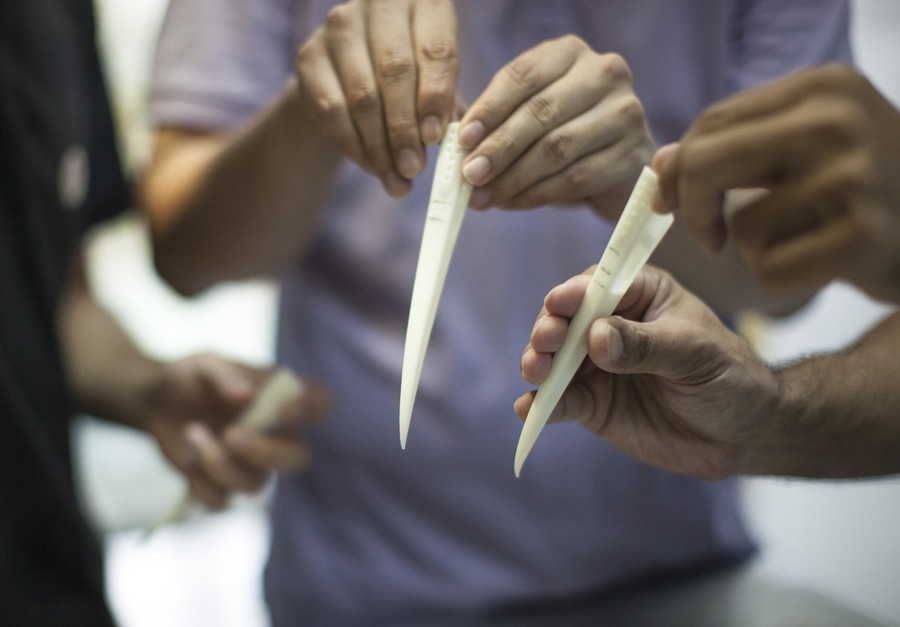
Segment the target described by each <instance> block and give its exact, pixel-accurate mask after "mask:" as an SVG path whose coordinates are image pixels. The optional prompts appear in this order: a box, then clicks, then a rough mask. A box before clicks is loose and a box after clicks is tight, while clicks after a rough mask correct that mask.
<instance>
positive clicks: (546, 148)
mask: <svg viewBox="0 0 900 627" xmlns="http://www.w3.org/2000/svg"><path fill="white" fill-rule="evenodd" d="M574 151H575V138H574V137H572V135H570V134H569V133H567V132H564V131H557V132H555V133H553V134H552V135H549V136H548V137H547V138H546V139H545V140H544V142H543V143H542V145H541V155H542V156H543V158H544V160H545V161H547V162H548V163H550V164H560V163H568V162H569V160H570V159H571V158H572V155H573V153H574Z"/></svg>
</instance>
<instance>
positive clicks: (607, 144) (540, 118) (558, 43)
mask: <svg viewBox="0 0 900 627" xmlns="http://www.w3.org/2000/svg"><path fill="white" fill-rule="evenodd" d="M459 137H460V141H461V143H462V145H463V146H465V147H467V148H471V149H473V150H472V153H471V154H470V155H469V156H468V157H467V158H466V160H465V162H464V164H463V176H464V177H465V178H466V179H467V181H468V182H469V183H471V184H472V185H474V186H475V187H476V188H477V189H476V190H475V192H474V194H473V199H472V202H471V205H472V207H473V208H476V209H477V208H484V207H487V206H489V205H495V206H500V207H503V208H509V209H524V208H533V207H538V206H541V205H545V204H548V203H551V202H557V203H575V202H582V201H586V202H588V203H589V204H590V205H591V206H593V207H594V208H595V209H596V210H597V211H598V212H599V213H600V214H601V215H603V216H604V217H606V218H607V219H611V220H615V219H617V218H618V216H619V214H620V213H621V209H622V207H624V205H625V200H627V197H628V193H629V192H630V191H631V186H633V185H634V182H635V181H636V180H637V177H638V175H639V174H640V170H641V168H642V167H643V166H644V165H645V164H646V163H648V162H649V159H650V156H651V155H652V153H653V151H654V149H655V145H654V143H653V140H652V138H651V137H650V131H649V128H648V127H647V123H646V120H645V118H644V111H643V107H642V105H641V102H640V100H638V98H637V96H636V95H635V93H634V89H633V86H632V82H631V72H630V70H629V68H628V65H627V63H626V62H625V60H624V59H623V58H622V57H620V56H619V55H616V54H598V53H597V52H595V51H594V50H592V49H591V48H590V47H589V46H588V44H587V43H585V42H584V41H583V40H582V39H580V38H578V37H576V36H574V35H569V36H566V37H561V38H559V39H555V40H551V41H547V42H544V43H542V44H540V45H538V46H535V47H534V48H532V49H530V50H528V51H526V52H525V53H523V54H522V55H520V56H519V57H517V58H516V59H514V60H513V61H511V62H510V63H509V64H508V65H507V66H506V67H505V68H504V69H503V70H501V71H500V72H499V73H498V74H497V75H496V76H495V77H494V79H493V80H492V81H491V83H490V85H488V87H487V89H486V90H485V91H484V93H483V94H482V95H481V96H479V98H478V99H477V100H476V101H475V102H474V103H472V106H471V107H470V108H469V110H468V111H467V112H466V114H465V115H464V116H463V118H462V120H461V121H460V132H459ZM600 172H602V173H603V175H602V176H599V175H598V173H600Z"/></svg>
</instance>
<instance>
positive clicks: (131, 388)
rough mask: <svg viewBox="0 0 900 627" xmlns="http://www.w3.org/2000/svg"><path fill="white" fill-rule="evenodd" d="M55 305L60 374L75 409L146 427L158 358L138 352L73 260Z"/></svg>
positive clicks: (158, 377) (158, 371) (156, 380)
mask: <svg viewBox="0 0 900 627" xmlns="http://www.w3.org/2000/svg"><path fill="white" fill-rule="evenodd" d="M73 265H74V266H75V267H74V268H73V270H72V272H71V273H70V277H69V282H68V285H67V287H66V291H65V294H64V297H63V300H62V303H61V307H60V310H59V318H58V325H59V333H60V340H61V347H62V351H63V359H64V363H65V367H66V373H67V375H68V378H69V382H70V385H71V387H72V391H73V394H74V396H75V401H76V403H77V406H78V409H79V410H80V411H83V412H86V413H89V414H91V415H94V416H98V417H101V418H105V419H108V420H112V421H115V422H120V423H122V424H126V425H128V426H131V427H135V428H138V429H145V428H146V419H147V407H149V406H150V404H151V402H152V400H153V398H154V395H155V394H156V393H157V390H158V389H159V385H160V383H161V381H162V377H163V366H162V364H161V363H159V362H156V361H154V360H152V359H149V358H148V357H147V356H145V355H144V354H143V353H141V352H140V351H139V350H138V349H137V347H136V346H135V345H134V343H133V342H132V341H131V339H130V338H129V337H128V336H127V335H126V333H125V331H124V330H123V329H122V328H121V326H119V324H118V322H116V320H114V319H113V317H112V316H111V315H110V314H109V312H108V311H106V310H105V309H104V308H103V307H101V306H100V304H99V303H97V301H96V300H94V298H93V297H92V296H91V294H90V292H89V290H88V287H87V284H86V281H85V278H84V273H83V269H82V265H81V259H80V257H79V259H77V260H76V262H75V264H73Z"/></svg>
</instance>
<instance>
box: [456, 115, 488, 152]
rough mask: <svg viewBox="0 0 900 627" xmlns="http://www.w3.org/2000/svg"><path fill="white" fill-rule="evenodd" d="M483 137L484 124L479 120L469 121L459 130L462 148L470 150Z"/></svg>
mask: <svg viewBox="0 0 900 627" xmlns="http://www.w3.org/2000/svg"><path fill="white" fill-rule="evenodd" d="M482 139H484V124H482V123H481V122H478V121H475V122H469V123H468V124H466V125H465V126H464V127H463V128H462V129H460V131H459V143H460V144H461V145H462V147H463V148H468V149H469V150H471V149H472V148H474V147H475V146H477V145H478V142H480V141H481V140H482Z"/></svg>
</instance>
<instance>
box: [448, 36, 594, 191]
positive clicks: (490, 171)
mask: <svg viewBox="0 0 900 627" xmlns="http://www.w3.org/2000/svg"><path fill="white" fill-rule="evenodd" d="M576 54H577V50H576V49H575V48H574V46H570V45H566V46H559V45H550V44H544V45H542V46H538V47H537V48H534V49H532V50H529V51H528V52H526V53H525V54H523V55H522V56H520V57H519V58H518V59H516V60H515V61H513V62H512V63H510V64H509V65H508V66H507V67H506V68H505V70H504V71H501V72H500V73H499V74H498V75H497V76H496V77H495V78H494V80H493V81H492V82H491V84H490V85H489V86H488V88H487V90H486V91H485V93H484V95H482V97H481V98H479V99H478V100H476V101H475V103H474V104H473V105H472V107H471V109H469V111H468V112H467V113H466V116H465V118H464V119H463V120H462V122H461V124H460V126H461V127H462V130H461V132H460V138H461V140H463V141H466V142H470V141H471V140H472V138H473V133H474V132H475V131H473V130H470V129H469V128H468V125H469V124H473V123H475V124H478V123H480V125H481V127H483V128H484V132H485V139H484V141H482V142H480V143H479V144H478V146H477V148H475V150H474V151H473V152H472V154H471V155H469V156H468V157H467V159H466V162H465V165H464V166H463V175H464V176H465V177H466V180H467V181H468V182H469V183H471V184H472V185H476V186H478V185H484V184H486V183H488V182H490V181H491V180H492V179H493V178H495V177H496V175H497V174H498V173H500V172H503V171H505V170H506V168H507V167H509V165H510V164H511V163H512V162H513V161H515V160H516V159H517V158H518V157H519V156H520V155H521V154H522V153H524V152H525V150H526V149H527V148H528V147H530V146H531V145H532V144H534V143H535V142H536V141H537V140H538V139H540V138H541V137H542V136H544V135H546V134H547V133H549V132H550V131H552V130H554V129H556V128H557V127H559V126H560V125H561V124H563V123H564V122H567V121H569V120H571V119H572V118H573V117H575V116H576V115H578V114H580V113H582V112H584V111H586V110H587V109H589V108H591V107H592V106H593V105H594V104H595V103H596V102H597V100H598V99H599V98H600V97H601V95H602V94H603V93H605V92H606V91H608V89H609V88H608V87H607V86H605V85H602V84H592V85H590V86H589V87H588V88H585V85H583V84H580V85H579V84H576V81H566V80H560V79H562V78H563V77H564V76H565V75H567V74H568V73H569V72H570V71H572V70H573V66H574V65H575V64H576V59H577V57H576ZM475 128H476V130H477V129H478V127H477V126H476V127H475ZM475 137H477V135H475ZM561 137H562V138H564V139H565V138H569V136H568V135H561ZM467 147H469V146H467Z"/></svg>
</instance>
